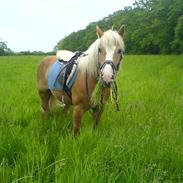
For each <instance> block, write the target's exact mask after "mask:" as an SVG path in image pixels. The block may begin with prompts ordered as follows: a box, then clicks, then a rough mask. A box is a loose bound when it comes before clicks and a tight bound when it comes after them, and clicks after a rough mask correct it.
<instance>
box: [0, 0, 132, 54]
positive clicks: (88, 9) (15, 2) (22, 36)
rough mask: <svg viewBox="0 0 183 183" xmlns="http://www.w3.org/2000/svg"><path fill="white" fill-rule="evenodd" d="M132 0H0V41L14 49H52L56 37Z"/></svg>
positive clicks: (120, 7) (62, 35)
mask: <svg viewBox="0 0 183 183" xmlns="http://www.w3.org/2000/svg"><path fill="white" fill-rule="evenodd" d="M133 2H134V0H0V40H3V41H6V42H7V46H8V47H9V48H10V49H11V50H13V51H15V52H18V51H27V50H30V51H35V50H36V51H39V50H41V51H45V52H47V51H52V50H53V48H54V46H55V45H56V44H57V42H58V41H59V40H61V39H62V38H64V37H65V36H67V35H69V34H70V33H71V32H74V31H78V30H80V29H84V28H85V27H86V26H87V25H88V24H89V23H91V22H94V21H98V20H101V19H103V18H104V17H107V16H108V15H109V14H112V13H114V12H115V11H118V10H121V9H123V8H124V7H125V6H130V5H132V4H133Z"/></svg>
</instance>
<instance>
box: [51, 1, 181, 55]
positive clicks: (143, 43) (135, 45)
mask: <svg viewBox="0 0 183 183" xmlns="http://www.w3.org/2000/svg"><path fill="white" fill-rule="evenodd" d="M122 24H124V25H125V26H126V33H125V36H124V39H125V45H126V52H127V53H129V54H181V53H183V31H182V30H183V0H136V1H135V3H134V4H133V6H129V7H125V8H124V9H122V10H120V11H117V12H114V13H113V14H111V15H109V16H107V17H105V18H103V19H102V20H100V21H97V22H92V23H90V24H89V25H88V26H87V27H86V28H85V29H83V30H79V31H77V32H72V33H71V34H70V35H68V36H66V37H65V38H63V39H61V40H60V41H59V42H58V43H57V44H56V46H55V48H54V49H55V50H59V49H68V50H72V51H76V50H81V51H84V50H86V49H87V48H88V47H89V45H90V44H91V43H92V42H93V41H94V40H95V39H96V34H95V27H96V25H99V26H100V27H101V28H102V29H103V30H107V29H110V28H111V27H114V28H115V29H117V28H119V27H120V26H121V25H122Z"/></svg>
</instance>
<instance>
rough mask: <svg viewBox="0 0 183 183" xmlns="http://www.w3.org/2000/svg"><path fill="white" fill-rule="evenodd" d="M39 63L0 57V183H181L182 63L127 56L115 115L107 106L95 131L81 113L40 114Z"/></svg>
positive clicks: (181, 59) (169, 58) (177, 58)
mask: <svg viewBox="0 0 183 183" xmlns="http://www.w3.org/2000/svg"><path fill="white" fill-rule="evenodd" d="M41 59H42V57H34V56H24V57H18V56H17V57H0V183H10V182H14V183H15V182H21V183H22V182H23V183H29V182H36V183H38V182H43V183H47V182H57V183H62V182H63V183H65V182H71V183H74V182H76V183H81V182H83V183H95V182H96V183H100V182H110V183H114V182H122V183H123V182H130V183H131V182H134V183H136V182H139V183H146V182H154V183H156V182H183V56H126V57H125V59H124V63H123V69H122V70H121V71H120V73H119V75H118V78H117V80H118V88H119V97H120V112H118V113H117V112H115V111H114V107H113V106H112V105H111V104H110V103H109V104H107V106H106V108H105V110H104V113H103V116H102V119H101V121H100V125H99V128H98V129H97V130H95V131H93V130H92V118H91V116H90V114H89V113H86V115H85V116H84V119H83V122H82V128H81V134H80V136H79V137H78V138H77V139H75V140H74V139H72V137H71V128H72V117H71V112H72V109H71V111H70V115H68V116H64V115H63V114H62V112H61V111H62V109H61V108H59V107H58V108H57V109H55V111H53V115H52V116H50V117H44V116H42V115H41V113H40V104H39V98H38V95H37V91H36V69H37V66H38V64H39V62H40V60H41Z"/></svg>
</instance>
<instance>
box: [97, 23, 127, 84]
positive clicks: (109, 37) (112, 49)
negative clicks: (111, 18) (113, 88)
mask: <svg viewBox="0 0 183 183" xmlns="http://www.w3.org/2000/svg"><path fill="white" fill-rule="evenodd" d="M96 33H97V35H98V38H99V44H98V62H99V65H100V79H101V80H102V82H103V83H104V84H105V86H108V87H110V84H111V83H112V82H113V80H114V79H115V76H116V73H117V71H118V70H119V66H120V63H121V61H122V57H123V52H124V42H123V38H122V37H123V33H124V26H122V27H121V28H120V29H119V30H118V31H113V30H108V31H106V32H103V31H102V30H101V29H100V28H99V27H98V26H97V27H96Z"/></svg>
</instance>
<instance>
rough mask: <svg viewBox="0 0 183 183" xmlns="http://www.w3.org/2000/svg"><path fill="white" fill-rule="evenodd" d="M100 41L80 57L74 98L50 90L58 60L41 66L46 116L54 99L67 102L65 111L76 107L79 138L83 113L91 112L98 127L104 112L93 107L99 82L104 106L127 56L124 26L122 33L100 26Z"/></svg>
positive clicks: (49, 59)
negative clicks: (54, 66) (102, 87)
mask: <svg viewBox="0 0 183 183" xmlns="http://www.w3.org/2000/svg"><path fill="white" fill-rule="evenodd" d="M96 34H97V36H98V37H97V39H96V40H95V41H94V42H93V43H92V44H91V45H90V46H89V48H88V49H87V50H86V51H85V52H84V55H81V56H79V57H78V58H77V62H78V69H77V76H76V79H75V81H74V84H73V86H72V88H71V93H72V95H71V96H68V95H67V93H66V92H65V91H58V90H52V89H49V88H48V73H49V70H50V68H51V66H52V65H53V64H54V63H55V62H56V60H57V57H56V55H54V56H47V57H45V58H44V59H43V60H42V62H41V63H40V64H39V66H38V70H37V83H38V85H37V86H38V94H39V96H40V100H41V107H42V110H43V111H44V113H46V114H49V113H50V106H51V103H52V101H53V100H52V99H56V100H58V101H61V102H63V99H64V111H65V112H66V111H67V110H68V108H69V107H70V106H71V105H72V106H73V114H72V121H73V127H72V134H73V136H76V135H77V134H78V132H79V130H80V126H81V120H82V116H83V114H84V113H85V112H86V111H88V110H89V109H91V111H92V116H93V119H94V123H93V128H96V127H97V126H98V123H99V119H100V117H101V114H102V112H103V109H104V106H102V107H99V106H97V105H96V106H93V105H92V104H91V101H90V100H91V95H92V92H93V91H94V89H95V86H96V84H97V82H99V81H100V82H102V84H103V86H104V89H103V95H102V96H103V98H102V101H103V104H105V102H106V101H107V99H108V98H109V96H110V84H111V83H112V82H113V81H114V80H115V78H116V74H117V71H118V70H119V66H120V64H121V62H122V58H123V53H124V47H125V46H124V41H123V34H124V26H121V27H120V28H119V30H118V31H117V30H111V29H109V30H107V31H105V32H104V31H103V30H102V29H101V28H100V27H98V26H96ZM61 54H62V55H61V56H62V57H64V58H65V57H66V58H69V57H72V55H73V52H70V51H64V50H63V51H62V50H61Z"/></svg>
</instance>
